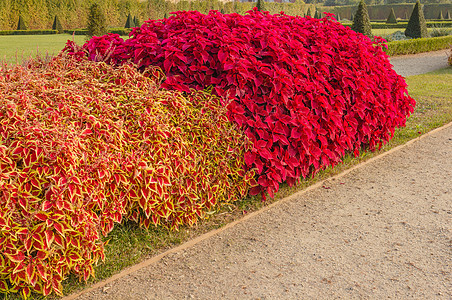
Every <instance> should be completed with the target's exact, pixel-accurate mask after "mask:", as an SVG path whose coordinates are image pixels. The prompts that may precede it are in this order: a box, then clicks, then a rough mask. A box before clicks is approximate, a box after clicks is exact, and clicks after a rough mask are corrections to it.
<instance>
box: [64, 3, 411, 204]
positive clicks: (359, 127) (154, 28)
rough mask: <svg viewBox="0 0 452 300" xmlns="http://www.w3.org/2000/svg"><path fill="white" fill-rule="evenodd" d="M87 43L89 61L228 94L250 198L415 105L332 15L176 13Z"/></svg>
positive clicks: (369, 135)
mask: <svg viewBox="0 0 452 300" xmlns="http://www.w3.org/2000/svg"><path fill="white" fill-rule="evenodd" d="M108 45H110V47H109V46H108ZM84 49H85V50H84V51H85V52H86V53H85V54H84V53H81V52H79V53H78V54H79V55H88V56H89V57H90V59H93V60H104V61H107V62H110V63H114V64H117V65H118V64H122V63H126V62H129V61H133V62H134V63H135V64H137V66H138V67H139V68H140V69H143V68H145V67H147V66H150V65H152V66H158V67H160V68H161V69H162V70H163V71H164V73H165V74H166V76H167V77H166V80H165V81H164V82H163V84H162V86H163V87H165V88H168V89H176V90H180V91H186V92H189V91H190V89H191V88H194V89H204V88H206V87H208V86H213V87H214V91H215V93H216V94H217V95H219V96H221V97H223V98H224V99H232V100H233V101H232V102H230V104H229V105H228V110H229V118H230V120H232V121H234V122H235V123H236V124H238V125H239V126H240V128H241V129H242V130H243V131H244V132H245V133H246V135H247V136H248V137H249V138H250V139H251V140H252V142H253V145H254V146H253V148H252V149H251V150H250V151H248V152H247V153H246V154H245V161H246V164H247V166H248V167H249V168H256V169H257V170H258V178H257V179H258V183H259V186H258V187H256V188H254V189H253V190H252V193H254V194H256V193H259V192H263V191H268V192H269V194H270V195H273V192H274V191H277V190H278V187H279V183H281V182H284V181H286V182H288V184H289V185H292V184H293V183H294V182H295V181H297V180H298V179H299V178H300V177H301V176H303V177H305V176H307V175H308V174H310V173H315V172H317V171H318V170H319V169H321V168H323V167H325V166H328V165H333V166H334V165H335V164H337V163H338V162H340V158H341V157H342V156H343V155H344V154H345V153H346V152H353V153H355V155H357V154H358V153H359V151H360V149H362V148H368V149H370V150H373V149H375V148H376V147H379V146H381V145H382V144H383V143H385V142H387V141H388V140H389V139H390V137H391V136H392V134H393V133H394V129H395V128H396V127H399V126H404V125H405V121H406V118H407V117H408V116H409V114H410V112H412V111H413V109H414V106H415V101H414V100H413V99H412V98H411V97H409V96H408V95H407V90H406V84H405V81H404V79H403V78H402V77H401V76H399V75H398V74H396V72H395V71H394V70H393V69H392V66H391V64H390V62H389V59H388V56H387V55H386V54H385V53H384V52H383V51H382V49H381V45H380V44H379V42H372V41H371V40H370V39H369V38H367V37H365V36H363V35H362V34H359V33H356V32H354V31H352V30H350V29H348V28H346V27H344V26H342V25H341V24H340V23H338V22H336V21H335V20H334V19H332V18H331V16H327V17H326V18H323V19H313V18H310V17H306V18H301V17H293V16H287V15H284V14H283V13H281V14H276V15H271V14H268V13H261V12H259V11H251V12H249V13H248V14H247V15H245V16H241V15H238V14H230V15H224V14H221V13H219V12H217V11H211V12H210V13H209V14H208V15H203V14H200V13H198V12H193V11H190V12H176V13H174V15H173V16H171V17H170V18H168V19H165V20H157V21H154V20H150V21H146V22H145V24H143V26H141V27H140V28H135V29H134V30H133V31H132V32H131V38H130V39H128V40H126V41H121V40H120V38H119V36H117V35H107V36H103V37H97V38H93V39H92V40H90V41H88V42H87V43H86V44H85V45H84ZM72 52H73V51H72Z"/></svg>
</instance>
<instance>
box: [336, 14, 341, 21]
mask: <svg viewBox="0 0 452 300" xmlns="http://www.w3.org/2000/svg"><path fill="white" fill-rule="evenodd" d="M336 20H337V21H338V22H340V21H341V16H340V15H339V13H337V15H336Z"/></svg>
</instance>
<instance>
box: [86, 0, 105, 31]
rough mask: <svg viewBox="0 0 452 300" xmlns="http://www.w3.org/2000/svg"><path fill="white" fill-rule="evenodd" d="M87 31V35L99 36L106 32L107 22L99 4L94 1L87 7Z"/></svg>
mask: <svg viewBox="0 0 452 300" xmlns="http://www.w3.org/2000/svg"><path fill="white" fill-rule="evenodd" d="M87 29H88V32H87V35H88V36H89V37H93V36H101V35H103V34H105V33H107V23H106V19H105V15H104V14H103V12H102V10H101V8H100V6H99V4H97V3H94V4H92V5H91V6H90V8H89V15H88V26H87Z"/></svg>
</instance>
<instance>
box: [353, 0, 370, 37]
mask: <svg viewBox="0 0 452 300" xmlns="http://www.w3.org/2000/svg"><path fill="white" fill-rule="evenodd" d="M352 30H354V31H356V32H359V33H362V34H364V35H366V36H368V37H372V26H371V25H370V19H369V13H368V12H367V6H366V3H365V2H364V0H361V2H359V4H358V10H357V11H356V13H355V16H354V17H353V25H352Z"/></svg>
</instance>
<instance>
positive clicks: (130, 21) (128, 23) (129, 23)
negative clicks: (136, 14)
mask: <svg viewBox="0 0 452 300" xmlns="http://www.w3.org/2000/svg"><path fill="white" fill-rule="evenodd" d="M132 27H135V22H134V21H133V18H132V15H131V14H130V13H129V15H128V16H127V21H126V25H124V28H132Z"/></svg>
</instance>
